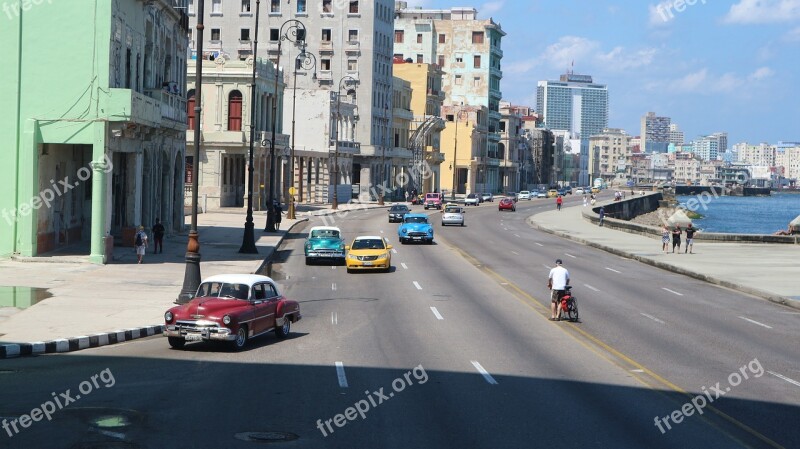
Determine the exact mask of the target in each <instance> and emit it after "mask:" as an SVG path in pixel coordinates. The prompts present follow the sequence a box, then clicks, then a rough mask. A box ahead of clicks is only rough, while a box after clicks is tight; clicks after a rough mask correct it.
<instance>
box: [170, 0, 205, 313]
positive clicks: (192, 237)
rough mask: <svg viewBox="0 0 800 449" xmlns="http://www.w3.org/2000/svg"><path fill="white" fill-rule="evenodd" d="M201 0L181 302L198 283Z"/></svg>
mask: <svg viewBox="0 0 800 449" xmlns="http://www.w3.org/2000/svg"><path fill="white" fill-rule="evenodd" d="M203 3H204V2H200V3H199V4H198V5H197V53H196V55H197V56H196V61H197V64H196V72H195V88H194V98H195V102H194V152H193V153H194V154H193V155H192V226H191V228H190V229H189V242H188V243H187V244H186V257H185V260H186V271H185V272H184V275H183V288H181V292H180V294H179V295H178V299H177V301H176V302H177V303H178V304H184V303H187V302H189V301H191V300H192V298H193V297H194V295H195V293H196V292H197V288H198V287H199V286H200V239H199V236H198V233H197V201H198V199H197V190H198V186H199V183H198V178H199V177H200V173H199V172H200V170H198V168H199V166H200V132H201V126H200V122H201V120H200V119H201V117H200V113H201V111H202V110H203V95H202V89H203V28H204V26H203V10H204V8H203Z"/></svg>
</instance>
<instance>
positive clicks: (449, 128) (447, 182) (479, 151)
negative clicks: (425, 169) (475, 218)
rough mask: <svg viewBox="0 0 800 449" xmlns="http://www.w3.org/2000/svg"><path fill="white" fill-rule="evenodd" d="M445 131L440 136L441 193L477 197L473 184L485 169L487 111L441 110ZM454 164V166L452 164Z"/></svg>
mask: <svg viewBox="0 0 800 449" xmlns="http://www.w3.org/2000/svg"><path fill="white" fill-rule="evenodd" d="M442 114H443V115H444V117H445V129H444V130H442V132H441V150H442V153H443V154H444V157H445V160H444V162H443V163H442V165H441V167H442V183H441V187H442V189H443V190H442V191H443V192H448V193H450V194H452V192H453V184H454V180H455V193H457V194H467V193H480V192H478V191H479V190H480V189H479V187H480V186H479V185H478V186H476V182H477V180H478V179H480V177H479V173H480V172H481V171H485V170H486V169H487V167H486V161H487V158H486V154H484V152H485V149H486V143H487V142H486V141H487V138H488V131H489V127H488V124H487V122H488V115H489V109H488V108H486V107H484V106H466V105H464V106H443V107H442ZM454 161H455V163H453V162H454Z"/></svg>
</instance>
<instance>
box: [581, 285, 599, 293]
mask: <svg viewBox="0 0 800 449" xmlns="http://www.w3.org/2000/svg"><path fill="white" fill-rule="evenodd" d="M583 286H584V287H586V288H588V289H589V290H594V291H596V292H599V291H600V289H597V288H594V287H592V286H591V285H589V284H583Z"/></svg>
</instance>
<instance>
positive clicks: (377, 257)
mask: <svg viewBox="0 0 800 449" xmlns="http://www.w3.org/2000/svg"><path fill="white" fill-rule="evenodd" d="M344 249H345V250H346V251H347V257H346V258H345V265H346V266H347V272H348V273H352V272H354V271H360V270H381V271H384V272H386V273H388V272H389V271H391V269H392V245H390V244H389V241H388V240H386V239H385V238H383V237H380V236H372V235H361V236H358V237H356V238H355V239H353V243H351V244H350V245H347V246H345V247H344Z"/></svg>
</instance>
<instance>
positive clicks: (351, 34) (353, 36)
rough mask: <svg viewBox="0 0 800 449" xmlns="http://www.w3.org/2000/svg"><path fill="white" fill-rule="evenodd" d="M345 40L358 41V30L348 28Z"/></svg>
mask: <svg viewBox="0 0 800 449" xmlns="http://www.w3.org/2000/svg"><path fill="white" fill-rule="evenodd" d="M347 40H348V41H349V42H358V30H350V31H348V32H347Z"/></svg>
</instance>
